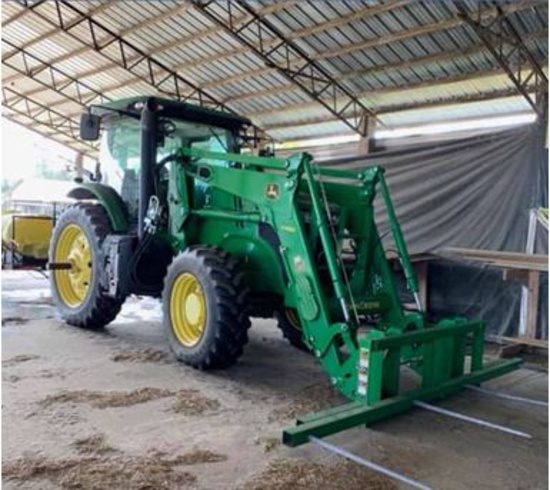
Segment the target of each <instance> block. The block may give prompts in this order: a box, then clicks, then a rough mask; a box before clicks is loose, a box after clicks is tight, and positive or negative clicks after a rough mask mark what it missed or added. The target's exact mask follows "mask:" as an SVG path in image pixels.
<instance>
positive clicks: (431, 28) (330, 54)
mask: <svg viewBox="0 0 550 490" xmlns="http://www.w3.org/2000/svg"><path fill="white" fill-rule="evenodd" d="M537 3H540V2H539V0H523V1H521V2H516V3H512V4H509V5H505V6H503V7H502V9H503V11H504V12H505V13H507V14H510V13H513V12H518V11H521V10H526V9H528V8H530V7H532V6H534V5H536V4H537ZM491 15H494V9H492V8H487V9H484V10H482V11H481V16H482V18H487V17H488V16H491ZM328 22H331V21H328ZM328 22H327V23H328ZM325 24H326V23H321V24H319V25H318V27H321V26H323V25H325ZM462 24H464V20H463V19H461V18H460V17H458V16H456V17H453V18H452V19H448V20H445V21H440V22H436V23H433V24H427V25H423V26H419V27H415V28H413V29H407V30H404V31H398V32H394V33H392V34H388V35H384V36H380V37H377V38H374V39H370V40H367V41H364V42H362V43H351V44H348V45H347V46H343V47H341V48H338V49H334V50H328V51H325V52H322V53H317V54H311V58H313V59H314V60H323V59H327V58H335V57H338V56H342V55H343V54H348V53H353V52H356V51H361V50H365V49H368V48H372V47H377V46H383V45H386V44H391V43H394V42H397V41H402V40H405V39H410V38H412V37H416V36H421V35H425V34H430V33H432V32H437V31H442V30H448V29H451V28H453V27H457V26H459V25H462ZM306 29H309V28H305V29H302V30H299V31H297V32H296V33H295V34H294V35H295V36H298V37H300V33H302V32H304V31H305V30H306ZM276 42H277V41H276V40H274V39H273V40H265V41H264V46H266V47H270V46H273V45H275V44H276ZM247 52H249V50H245V49H239V50H231V51H225V52H222V53H219V54H217V55H215V57H207V58H203V59H199V58H197V60H196V61H189V62H187V63H186V64H182V65H180V66H179V67H178V69H179V68H184V67H187V68H190V67H196V66H200V65H201V64H205V63H213V62H215V61H220V60H222V59H227V58H231V57H233V56H235V55H236V54H244V53H247ZM298 61H299V60H297V59H296V60H291V63H298Z"/></svg>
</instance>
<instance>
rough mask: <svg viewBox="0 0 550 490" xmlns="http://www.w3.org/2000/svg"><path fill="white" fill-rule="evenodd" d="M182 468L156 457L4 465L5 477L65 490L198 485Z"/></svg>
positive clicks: (167, 488)
mask: <svg viewBox="0 0 550 490" xmlns="http://www.w3.org/2000/svg"><path fill="white" fill-rule="evenodd" d="M180 464H181V463H179V462H178V461H177V460H176V459H162V458H158V457H157V456H156V455H155V456H142V457H133V458H132V457H125V456H117V457H113V456H108V457H98V456H89V457H84V458H81V459H78V458H66V459H58V460H49V459H47V458H21V459H18V460H15V461H8V462H5V463H4V464H3V465H2V477H3V478H4V479H5V480H16V481H20V482H28V481H29V480H49V481H51V482H52V483H53V484H54V485H55V486H56V487H58V488H63V489H86V490H105V489H107V488H112V489H115V488H124V489H125V490H144V489H155V490H173V489H174V488H185V487H188V486H189V485H192V484H194V483H195V481H196V477H195V476H194V475H193V474H191V473H189V472H186V471H179V470H177V466H180Z"/></svg>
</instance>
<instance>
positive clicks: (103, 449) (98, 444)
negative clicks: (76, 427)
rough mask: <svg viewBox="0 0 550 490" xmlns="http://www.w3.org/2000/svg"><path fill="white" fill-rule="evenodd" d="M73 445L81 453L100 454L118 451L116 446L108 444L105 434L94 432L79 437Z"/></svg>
mask: <svg viewBox="0 0 550 490" xmlns="http://www.w3.org/2000/svg"><path fill="white" fill-rule="evenodd" d="M71 446H73V447H74V448H75V449H76V451H77V452H78V453H79V454H94V455H98V456H99V455H101V454H107V453H114V452H116V449H115V448H114V447H111V446H109V444H107V441H106V440H105V436H104V435H103V434H94V435H92V436H89V437H83V438H82V439H77V440H76V441H74V442H73V443H72V444H71Z"/></svg>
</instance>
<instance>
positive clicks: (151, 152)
mask: <svg viewBox="0 0 550 490" xmlns="http://www.w3.org/2000/svg"><path fill="white" fill-rule="evenodd" d="M140 133H141V134H140V154H141V162H140V177H139V212H138V237H139V239H140V240H141V239H142V238H143V233H144V227H145V216H146V215H147V208H148V206H149V199H150V198H151V196H152V195H153V193H154V172H155V163H156V158H157V113H156V107H155V103H154V102H153V101H152V100H148V101H146V102H145V104H144V106H143V109H142V111H141V122H140Z"/></svg>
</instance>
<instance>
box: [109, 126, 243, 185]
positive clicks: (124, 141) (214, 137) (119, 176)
mask: <svg viewBox="0 0 550 490" xmlns="http://www.w3.org/2000/svg"><path fill="white" fill-rule="evenodd" d="M103 123H104V127H105V131H104V132H103V135H102V141H101V149H100V156H99V159H100V162H101V171H102V174H103V182H104V183H105V184H107V185H109V186H111V187H113V188H114V189H115V190H116V191H117V192H119V193H122V190H123V187H124V186H125V181H132V185H133V181H136V182H138V181H139V177H138V176H139V167H140V136H139V125H140V123H139V120H137V119H133V118H129V117H119V116H112V117H106V118H104V121H103ZM159 127H160V128H161V131H160V132H161V133H162V134H163V135H164V136H162V137H161V138H160V141H159V145H158V147H157V161H160V160H161V159H162V158H164V157H165V156H167V155H170V154H172V153H174V152H175V151H176V150H177V149H179V148H181V147H187V148H189V147H190V148H199V149H203V150H210V151H216V152H223V153H225V152H228V151H234V150H235V147H234V138H233V135H232V133H231V131H229V130H227V129H222V128H216V127H212V126H208V125H205V124H199V123H194V122H188V121H180V120H176V119H164V118H161V119H160V121H159Z"/></svg>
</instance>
